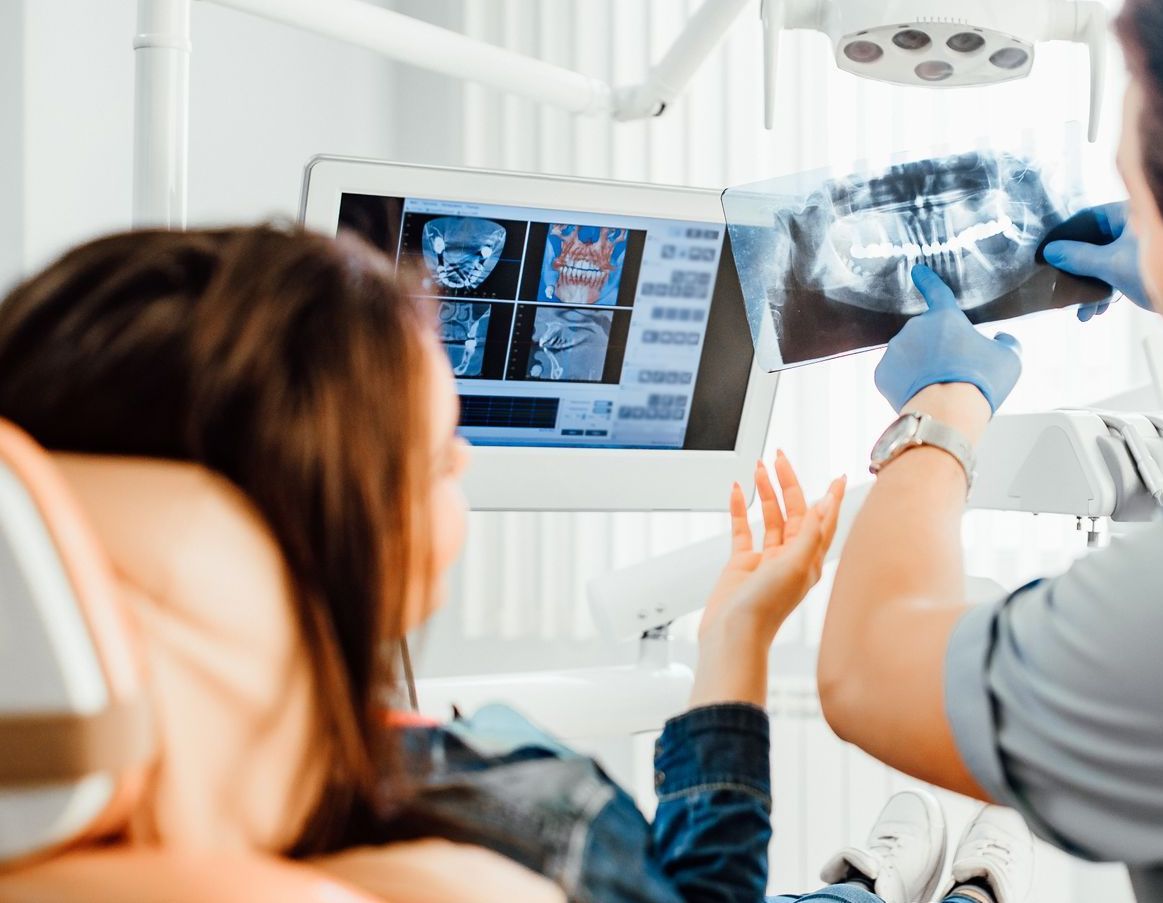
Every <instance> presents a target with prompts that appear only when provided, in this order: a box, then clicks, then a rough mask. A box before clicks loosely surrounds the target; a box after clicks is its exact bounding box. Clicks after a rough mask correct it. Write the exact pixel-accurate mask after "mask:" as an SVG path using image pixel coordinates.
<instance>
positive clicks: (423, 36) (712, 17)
mask: <svg viewBox="0 0 1163 903" xmlns="http://www.w3.org/2000/svg"><path fill="white" fill-rule="evenodd" d="M203 2H212V3H217V4H218V5H219V6H226V7H230V8H231V9H235V10H239V11H240V12H246V13H251V14H253V15H256V16H261V17H263V18H265V19H269V20H271V21H273V22H279V23H282V24H284V25H290V26H292V27H295V28H302V29H304V30H306V31H309V32H312V33H314V34H319V35H323V36H325V37H330V38H334V39H336V40H339V41H345V42H346V43H348V44H353V45H355V46H357V47H364V48H366V49H368V50H373V51H375V52H377V53H380V54H383V55H384V56H385V57H388V58H389V59H393V60H398V61H400V62H402V63H407V64H409V65H412V66H419V67H421V68H423V69H427V70H430V71H432V72H438V73H441V74H444V75H449V76H452V77H453V78H461V79H465V80H467V81H474V82H478V83H479V84H482V85H487V86H489V87H493V88H498V89H500V90H502V91H509V92H512V93H515V94H519V95H521V96H523V97H527V98H529V99H531V100H535V101H540V102H542V103H547V104H552V105H553V106H556V107H560V108H561V109H564V110H567V111H569V112H572V113H582V114H596V115H608V116H611V117H613V118H614V119H618V120H626V119H638V118H642V117H646V116H657V115H659V114H660V113H662V111H663V110H664V109H665V108H666V105H667V104H669V103H670V102H672V101H673V100H674V99H675V98H676V97H677V96H678V95H679V93H680V92H681V91H682V90H683V89H684V88H685V87H686V85H687V83H688V82H689V81H690V80H691V78H692V77H693V76H694V74H695V72H696V71H697V70H698V68H699V66H701V65H702V63H703V62H704V61H705V60H706V58H707V57H708V56H710V55H711V53H712V52H714V50H715V48H716V47H718V46H719V44H720V43H721V42H722V40H723V38H724V36H725V35H726V33H727V30H728V29H729V28H730V27H731V25H732V24H733V23H734V22H735V20H736V19H737V18H738V17H739V14H740V13H741V12H742V11H743V9H744V8H745V7H746V6H747V5H748V4H749V3H752V2H754V0H704V3H703V5H702V6H701V7H700V8H699V10H698V12H696V13H695V14H694V16H692V17H691V19H690V21H688V22H687V23H686V26H685V27H684V29H683V31H682V33H681V34H680V35H679V36H678V38H677V39H676V40H675V42H674V44H673V45H672V46H671V48H670V50H669V51H667V53H666V54H665V55H664V56H663V58H662V59H661V60H660V61H659V62H658V64H657V65H655V66H654V67H653V68H652V69H651V70H650V73H649V75H647V77H646V80H645V81H643V82H642V83H641V84H638V85H630V86H626V87H621V88H618V89H617V90H615V89H614V88H613V87H611V86H610V85H609V84H608V83H607V82H604V81H602V80H601V79H597V78H591V77H590V76H587V75H583V74H582V73H580V72H574V71H573V70H570V69H565V68H563V67H561V66H555V65H553V64H552V63H546V62H544V61H543V60H539V59H535V58H533V57H531V56H526V55H525V54H521V53H517V52H515V51H512V50H507V49H505V48H503V47H497V46H495V45H493V44H489V43H487V42H485V41H478V40H475V39H473V38H469V37H466V36H465V35H463V34H460V33H458V32H455V31H451V30H449V29H447V28H440V27H439V26H436V25H432V24H430V23H428V22H422V21H420V20H419V19H414V18H412V17H411V16H406V15H403V14H402V13H397V12H393V11H392V10H388V9H383V8H382V7H379V6H376V5H373V4H372V3H369V2H366V0H203ZM190 3H191V0H138V28H137V36H136V38H135V40H134V49H135V50H136V51H137V87H136V91H137V108H136V116H135V139H134V154H135V156H134V205H133V210H134V224H135V225H138V226H146V225H158V226H174V227H181V226H184V225H185V222H186V181H187V172H186V171H187V140H186V133H187V127H188V126H187V123H188V118H189V59H190Z"/></svg>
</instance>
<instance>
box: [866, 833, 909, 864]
mask: <svg viewBox="0 0 1163 903" xmlns="http://www.w3.org/2000/svg"><path fill="white" fill-rule="evenodd" d="M903 843H904V838H903V837H901V836H900V835H899V834H887V833H886V834H879V835H877V836H876V837H875V838H874V839H873V841H872V842H871V843H870V844H869V845H868V848H869V850H870V851H871V852H873V853H875V854H876V855H877V856H879V857H880V860H881V862H882V863H883V864H884V866H885V868H886V869H895V868H896V862H895V859H896V857H895V855H894V854H895V853H896V851H897V850H899V849H900V848H901V845H902V844H903Z"/></svg>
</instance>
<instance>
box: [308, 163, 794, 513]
mask: <svg viewBox="0 0 1163 903" xmlns="http://www.w3.org/2000/svg"><path fill="white" fill-rule="evenodd" d="M345 193H351V194H373V195H375V194H379V195H383V196H387V197H416V198H424V199H432V200H460V201H468V202H471V203H481V204H505V205H509V206H514V207H543V208H546V209H550V210H577V211H585V212H591V213H612V214H621V215H626V216H643V217H653V218H656V219H676V220H684V221H694V222H710V223H717V224H722V225H723V226H724V231H725V230H726V223H725V218H724V215H723V208H722V205H721V203H720V192H719V191H716V190H713V189H700V188H686V187H674V186H665V185H649V184H642V183H634V182H613V181H603V180H596V179H582V178H575V177H566V176H549V175H540V174H529V173H517V172H505V171H499V170H480V169H462V168H455V167H443V166H427V165H419V164H412V163H392V162H385V161H378V160H368V159H360V158H352V157H336V156H318V157H315V158H313V159H312V160H311V161H310V162H309V163H308V164H307V167H306V172H305V173H304V178H303V191H302V198H301V203H300V220H301V222H302V223H303V225H304V226H305V227H307V228H309V229H313V230H315V231H318V232H323V233H325V234H330V235H334V234H336V232H337V230H338V225H339V208H340V202H341V199H342V197H343V195H344V194H345ZM722 290H724V289H723V287H722V285H721V284H720V285H718V286H716V295H717V294H718V293H719V292H720V291H722ZM739 303H740V304H742V303H743V302H742V298H741V297H740V298H739ZM741 321H742V324H743V329H744V330H747V329H748V327H747V321H746V318H741ZM745 338H746V347H748V348H750V347H751V337H750V332H749V331H748V334H747V336H746V337H745ZM713 353H715V349H714V348H711V347H708V348H706V350H705V351H704V355H706V354H713ZM778 382H779V377H778V374H773V373H766V372H764V371H763V370H762V369H761V368H760V367H759V366H758V364H757V363H756V360H755V357H754V352H753V351H752V360H751V372H750V376H749V378H748V381H747V388H746V395H745V397H744V401H743V410H742V415H741V417H740V421H739V429H738V432H737V434H736V437H735V448H734V450H731V451H727V450H724V451H695V450H688V449H606V448H598V449H592V448H584V449H580V448H557V447H512V446H505V447H498V446H474V448H473V453H472V464H471V466H470V467H469V471H468V473H467V475H466V478H465V490H466V494H467V496H468V499H469V504H470V506H471V507H472V508H473V509H474V510H497V511H715V510H724V509H725V508H726V507H727V498H728V492H729V489H730V486H731V484H732V483H733V482H738V483H740V485H742V486H743V488H744V491H745V492H746V493H747V495H748V498H750V497H751V494H752V492H753V491H754V485H753V484H754V472H755V461H756V459H757V458H758V457H759V456H760V455H761V454H762V452H763V444H764V441H765V439H766V436H767V429H768V425H769V423H770V419H771V410H772V405H773V404H774V401H775V392H776V387H777V385H778Z"/></svg>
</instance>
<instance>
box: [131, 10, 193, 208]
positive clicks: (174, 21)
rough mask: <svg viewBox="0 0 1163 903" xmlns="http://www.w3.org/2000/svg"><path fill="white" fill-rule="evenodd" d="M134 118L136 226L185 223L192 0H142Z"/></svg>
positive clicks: (135, 42) (135, 41) (136, 49)
mask: <svg viewBox="0 0 1163 903" xmlns="http://www.w3.org/2000/svg"><path fill="white" fill-rule="evenodd" d="M133 49H134V56H135V59H136V81H135V86H134V91H135V104H134V121H133V133H134V134H133V224H134V226H168V227H172V228H182V227H184V226H185V225H186V196H187V182H188V157H189V143H188V133H189V110H190V0H138V5H137V34H136V36H135V37H134V39H133Z"/></svg>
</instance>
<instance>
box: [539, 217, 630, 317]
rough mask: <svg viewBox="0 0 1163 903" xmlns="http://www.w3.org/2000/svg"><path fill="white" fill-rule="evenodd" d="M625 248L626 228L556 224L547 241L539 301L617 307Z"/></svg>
mask: <svg viewBox="0 0 1163 903" xmlns="http://www.w3.org/2000/svg"><path fill="white" fill-rule="evenodd" d="M626 246H627V230H626V229H618V228H611V227H607V226H568V225H562V224H560V223H554V224H553V225H551V226H550V227H549V235H548V237H547V238H546V241H545V258H544V260H543V261H542V264H541V284H540V285H539V286H538V289H537V300H539V301H560V302H562V303H564V304H595V305H613V304H617V303H618V288H619V286H620V285H621V280H622V264H623V262H624V261H625V258H626Z"/></svg>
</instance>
